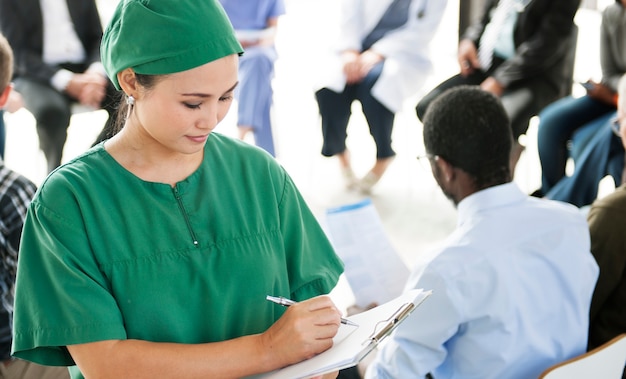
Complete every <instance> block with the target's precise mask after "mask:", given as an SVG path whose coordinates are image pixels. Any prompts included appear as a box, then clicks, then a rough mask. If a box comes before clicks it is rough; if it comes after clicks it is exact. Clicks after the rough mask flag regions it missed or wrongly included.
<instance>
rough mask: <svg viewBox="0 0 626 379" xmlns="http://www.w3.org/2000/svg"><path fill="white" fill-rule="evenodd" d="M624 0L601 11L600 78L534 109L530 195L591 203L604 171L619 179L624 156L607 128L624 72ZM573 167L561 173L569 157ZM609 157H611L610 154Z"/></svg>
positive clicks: (619, 0)
mask: <svg viewBox="0 0 626 379" xmlns="http://www.w3.org/2000/svg"><path fill="white" fill-rule="evenodd" d="M625 7H626V0H616V1H615V2H614V3H612V4H610V5H608V6H607V7H606V8H605V9H604V10H603V12H602V22H601V26H600V33H599V34H600V41H599V42H600V67H601V69H602V78H601V80H600V82H595V81H593V80H591V79H590V80H588V81H587V82H586V83H583V85H584V86H585V88H586V89H587V92H586V94H585V95H583V96H581V97H572V96H568V97H565V98H562V99H560V100H558V101H556V102H554V103H552V104H550V105H548V106H547V107H546V108H545V109H544V110H542V111H541V113H540V114H539V127H538V132H537V146H538V151H539V159H540V162H541V188H540V189H538V190H536V191H535V192H533V195H534V196H538V197H541V196H546V197H548V198H550V199H554V200H560V201H565V202H569V203H572V204H575V205H577V206H579V207H582V206H585V205H589V204H591V203H592V202H593V201H594V200H595V199H596V197H597V195H598V183H599V181H600V180H601V179H602V178H603V177H605V176H606V175H607V174H608V175H611V176H612V177H613V179H614V182H615V186H616V187H617V186H619V185H620V183H621V179H622V178H621V176H622V169H623V163H624V159H623V157H622V155H623V147H622V143H621V141H620V139H619V137H617V136H614V135H613V133H611V125H610V123H611V120H613V119H614V118H615V117H616V107H617V86H618V83H619V80H620V78H621V77H622V75H623V74H624V73H626V49H625V48H624V47H625V46H626V12H625ZM570 156H571V157H572V158H573V161H574V172H573V173H572V175H571V177H570V176H566V166H567V161H568V159H569V157H570ZM611 157H614V159H613V158H611Z"/></svg>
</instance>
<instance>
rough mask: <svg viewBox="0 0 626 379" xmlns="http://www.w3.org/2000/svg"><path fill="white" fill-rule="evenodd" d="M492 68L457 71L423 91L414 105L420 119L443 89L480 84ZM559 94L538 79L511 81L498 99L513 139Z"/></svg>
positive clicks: (495, 65)
mask: <svg viewBox="0 0 626 379" xmlns="http://www.w3.org/2000/svg"><path fill="white" fill-rule="evenodd" d="M502 62H503V61H502V60H501V59H497V58H494V65H493V67H494V68H496V67H497V66H498V65H500V64H502ZM491 71H492V70H490V71H487V73H485V72H482V71H480V70H478V71H475V72H474V73H473V74H471V75H468V76H461V75H460V74H458V75H455V76H453V77H451V78H449V79H447V80H446V81H444V82H442V83H441V84H439V85H438V86H437V87H435V88H434V89H433V90H432V91H430V92H429V93H428V94H426V96H424V97H423V98H422V100H420V102H419V103H418V104H417V107H416V108H415V110H416V112H417V117H418V118H419V119H420V120H422V121H423V120H424V115H425V114H426V111H427V109H428V106H429V105H430V103H431V102H432V101H433V100H435V99H436V98H437V97H438V96H439V95H441V94H442V93H443V92H444V91H446V90H448V89H450V88H453V87H456V86H460V85H480V83H482V82H483V81H484V80H485V79H486V78H487V77H488V76H489V74H490V73H491ZM558 96H559V91H558V89H557V88H554V87H552V86H550V85H549V84H547V83H546V82H545V81H543V80H540V79H528V80H524V81H522V82H519V83H515V84H512V85H511V86H509V87H508V88H507V89H506V90H505V91H504V93H503V94H502V96H501V97H500V100H501V101H502V105H503V106H504V109H505V110H506V113H507V114H508V116H509V119H510V120H511V129H512V131H513V137H514V138H515V140H517V138H518V137H519V136H520V135H522V134H525V133H526V130H527V129H528V122H529V121H530V119H531V118H532V117H533V116H535V115H537V114H539V111H541V110H542V109H543V108H544V107H545V106H546V105H548V104H550V103H551V102H553V101H555V100H556V99H557V98H558Z"/></svg>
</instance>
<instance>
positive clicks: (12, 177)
mask: <svg viewBox="0 0 626 379" xmlns="http://www.w3.org/2000/svg"><path fill="white" fill-rule="evenodd" d="M12 73H13V52H12V50H11V47H10V46H9V43H8V41H7V40H6V38H4V36H2V35H0V108H3V107H4V106H5V105H6V104H7V101H8V99H9V96H10V93H11V85H10V84H9V82H10V80H11V75H12ZM35 191H36V187H35V184H33V183H32V182H31V181H30V180H28V179H26V178H25V177H23V176H22V175H20V174H18V173H16V172H14V171H12V170H10V169H9V168H7V167H6V166H5V165H4V161H3V160H2V159H0V301H1V302H2V304H1V305H0V378H2V379H69V377H70V376H69V372H68V370H67V368H65V367H53V366H41V365H38V364H36V363H32V362H29V361H24V360H21V359H14V358H12V357H11V342H12V340H13V337H12V329H13V328H12V325H11V323H12V317H13V292H14V290H15V272H16V271H17V255H18V250H19V244H20V238H21V236H22V226H23V225H24V218H25V217H26V209H27V208H28V205H29V204H30V201H31V199H32V198H33V196H34V195H35Z"/></svg>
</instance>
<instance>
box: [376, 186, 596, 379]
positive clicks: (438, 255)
mask: <svg viewBox="0 0 626 379" xmlns="http://www.w3.org/2000/svg"><path fill="white" fill-rule="evenodd" d="M589 248H590V245H589V230H588V226H587V222H586V220H585V218H584V216H583V215H582V214H581V213H580V211H579V210H578V209H577V208H575V207H573V206H571V205H567V204H565V203H560V202H555V201H548V200H543V199H537V198H532V197H529V196H527V195H526V194H524V193H522V191H521V190H520V189H519V188H518V187H517V186H516V185H515V184H514V183H508V184H504V185H500V186H496V187H491V188H489V189H486V190H483V191H480V192H477V193H475V194H473V195H471V196H469V197H467V198H465V199H464V200H462V201H461V202H460V203H459V206H458V225H457V229H456V230H455V231H454V232H453V234H452V235H451V236H450V237H449V238H448V239H447V240H446V241H445V243H444V245H443V246H442V247H441V248H440V249H439V250H437V251H435V252H433V254H431V255H430V257H425V258H426V259H424V261H422V262H419V263H418V264H417V266H416V267H415V269H414V271H413V272H412V276H411V278H409V281H408V283H407V287H408V288H424V289H431V290H433V295H432V296H431V297H430V298H429V299H428V300H427V301H426V302H424V304H422V305H421V306H420V307H419V308H418V309H417V310H416V311H415V312H414V314H413V315H412V316H411V317H409V318H408V319H407V320H405V322H404V323H403V324H402V325H400V326H399V327H398V329H397V330H396V332H395V333H394V334H393V335H392V338H389V339H388V341H387V343H386V344H385V345H384V346H383V347H382V348H381V351H380V352H379V354H378V355H377V357H376V359H375V360H374V362H372V364H371V365H370V366H369V368H368V371H367V375H366V378H368V379H369V378H423V377H424V376H425V375H426V374H427V373H429V372H430V373H432V374H433V376H434V377H435V378H436V379H446V378H463V379H472V378H476V379H490V378H507V379H516V378H519V379H522V378H523V379H527V378H536V377H537V376H538V375H539V374H540V373H541V372H542V371H543V370H544V369H546V368H547V367H549V366H551V365H553V364H555V363H558V362H561V361H563V360H565V359H568V358H571V357H573V356H575V355H578V354H580V353H583V352H584V351H585V349H586V345H587V329H588V318H589V306H590V302H591V295H592V292H593V289H594V286H595V283H596V280H597V277H598V266H597V264H596V262H595V260H594V258H593V256H592V255H591V253H590V251H589Z"/></svg>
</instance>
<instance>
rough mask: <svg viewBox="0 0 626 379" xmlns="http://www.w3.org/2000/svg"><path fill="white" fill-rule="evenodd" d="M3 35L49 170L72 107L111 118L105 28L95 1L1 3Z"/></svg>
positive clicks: (111, 92)
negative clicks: (102, 44) (102, 50)
mask: <svg viewBox="0 0 626 379" xmlns="http://www.w3.org/2000/svg"><path fill="white" fill-rule="evenodd" d="M0 30H2V33H3V34H4V35H5V36H6V38H7V39H8V40H9V43H10V44H11V47H12V48H13V51H14V52H15V67H16V69H15V72H14V75H15V78H14V82H15V88H16V89H17V90H18V91H19V92H20V93H21V94H22V96H23V97H24V103H25V107H26V109H28V111H29V112H31V113H32V114H33V116H34V117H35V120H36V122H37V133H38V135H39V147H40V149H41V150H42V151H43V152H44V155H45V157H46V160H47V164H48V171H52V170H54V169H55V168H56V167H57V166H59V165H60V164H61V158H62V155H63V146H64V145H65V141H66V139H67V128H68V126H69V124H70V118H71V116H72V111H71V105H72V103H80V104H83V105H86V106H89V107H92V108H94V109H99V108H103V109H105V110H106V111H107V112H108V113H109V118H108V121H107V125H108V126H105V127H104V128H103V130H102V132H101V134H100V136H99V137H98V138H97V140H102V139H104V138H105V137H107V133H108V131H109V129H110V125H111V123H112V122H113V117H111V115H113V113H114V112H115V105H116V101H115V100H116V98H117V96H116V95H117V91H115V88H114V87H113V85H112V84H111V82H110V81H109V80H108V79H107V77H106V73H105V72H104V69H103V68H102V65H101V64H100V40H101V37H102V25H101V23H100V16H99V14H98V9H97V7H96V2H95V0H2V1H0Z"/></svg>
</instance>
